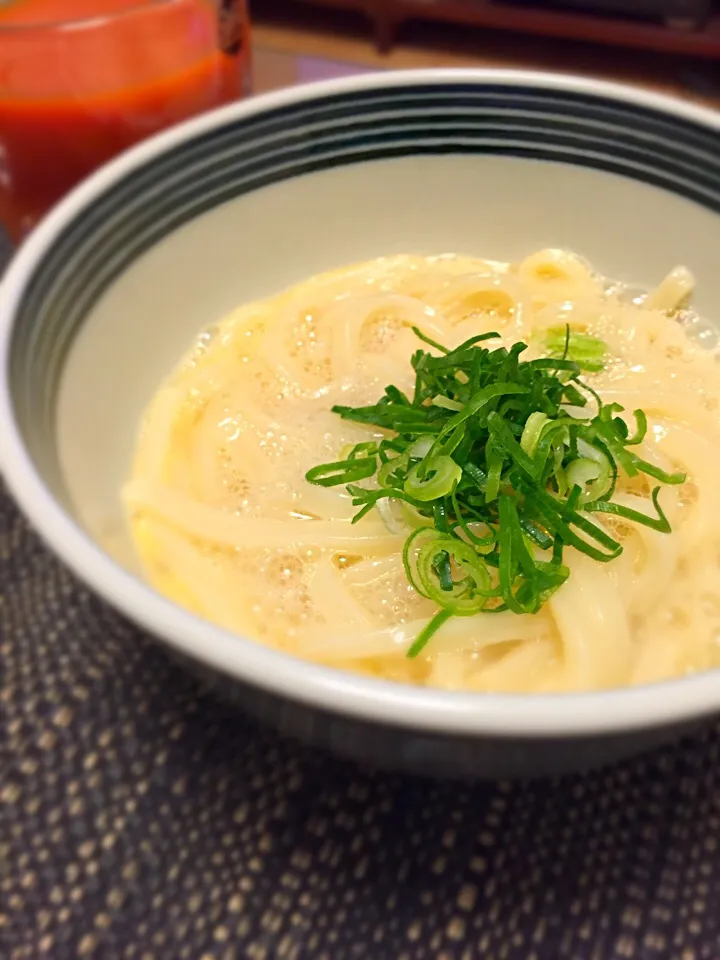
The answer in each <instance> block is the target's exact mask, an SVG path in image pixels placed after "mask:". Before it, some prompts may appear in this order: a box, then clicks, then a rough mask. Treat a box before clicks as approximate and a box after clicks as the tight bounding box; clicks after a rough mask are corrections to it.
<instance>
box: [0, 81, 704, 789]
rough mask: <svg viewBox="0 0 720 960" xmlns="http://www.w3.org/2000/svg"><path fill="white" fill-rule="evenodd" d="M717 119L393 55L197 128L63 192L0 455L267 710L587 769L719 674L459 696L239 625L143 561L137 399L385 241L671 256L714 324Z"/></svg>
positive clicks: (446, 763)
mask: <svg viewBox="0 0 720 960" xmlns="http://www.w3.org/2000/svg"><path fill="white" fill-rule="evenodd" d="M719 211H720V115H718V114H716V113H714V112H711V111H708V110H703V109H701V108H699V107H694V106H691V105H688V104H685V103H681V102H678V101H674V100H671V99H668V98H665V97H661V96H657V95H654V94H650V93H644V92H641V91H639V90H632V89H629V88H624V87H619V86H613V85H609V84H603V83H596V82H592V81H589V80H585V79H579V78H572V77H563V76H558V75H545V74H537V73H521V72H508V71H477V70H473V71H417V72H407V73H394V74H393V73H383V74H378V75H365V76H362V77H358V78H350V79H343V80H339V81H332V82H329V83H321V84H314V85H312V86H307V87H300V88H297V89H293V90H288V91H283V92H281V93H276V94H273V95H271V96H265V97H259V98H256V99H253V100H249V101H247V102H245V103H239V104H237V105H234V106H231V107H228V108H225V109H223V110H220V111H217V112H214V113H211V114H209V115H206V116H204V117H202V118H200V119H197V120H194V121H191V122H189V123H187V124H183V125H182V126H179V127H177V128H175V129H173V130H171V131H169V132H168V133H165V134H163V135H161V136H158V137H155V138H153V139H151V140H149V141H147V142H146V143H144V144H142V145H141V146H139V147H137V148H135V149H133V150H132V151H130V152H128V153H126V154H125V155H123V156H122V157H120V158H119V159H118V160H116V161H115V162H113V163H112V164H110V165H109V166H107V167H105V168H104V169H103V170H101V171H100V172H98V173H97V174H95V175H94V176H93V177H92V178H91V179H89V180H88V181H87V182H85V183H84V184H83V185H82V186H80V187H79V188H78V189H77V190H75V191H74V192H73V193H72V194H71V195H70V196H69V197H68V198H67V199H66V200H65V201H64V202H63V203H62V204H60V206H59V207H58V208H57V209H55V210H54V211H53V212H52V214H51V215H50V216H49V217H48V218H47V219H46V220H45V221H44V222H43V223H42V225H41V226H40V227H39V228H38V229H37V230H36V231H35V232H34V233H33V235H32V236H31V237H30V238H29V239H28V240H27V242H26V243H25V245H24V246H23V248H22V249H21V251H20V253H19V254H18V256H17V257H16V259H15V261H14V262H13V264H12V265H11V267H10V270H9V272H8V274H7V276H6V278H5V280H4V283H3V293H2V298H1V300H0V368H1V369H2V375H1V376H2V380H1V382H0V444H1V448H0V450H1V456H0V463H1V464H2V469H3V472H4V474H5V476H6V479H7V482H8V484H9V485H10V488H11V490H12V491H13V493H14V495H15V497H16V498H17V500H18V502H19V504H20V506H21V508H22V509H23V510H24V511H25V513H26V514H27V516H28V517H29V518H30V520H31V521H32V523H33V524H34V525H35V527H36V528H37V529H38V531H39V532H40V533H41V534H42V536H43V537H44V538H45V540H46V542H47V543H48V545H49V546H50V547H51V548H52V549H53V550H54V551H55V552H56V553H57V554H58V555H59V556H60V557H61V558H62V559H63V560H64V561H65V562H66V563H67V565H68V566H69V567H70V568H71V569H72V570H74V572H75V573H76V574H77V575H78V576H79V577H81V578H82V579H83V580H84V581H85V582H86V583H87V584H89V585H90V586H91V587H92V588H93V589H94V590H95V591H97V593H98V594H100V595H101V596H102V597H104V598H105V599H106V600H107V601H109V602H110V603H111V604H113V605H114V606H115V607H117V608H118V609H119V610H120V611H122V612H123V613H124V614H125V615H127V616H128V617H129V618H131V619H132V620H134V621H135V622H136V623H138V624H140V625H141V626H142V627H144V628H146V629H147V630H148V631H149V632H150V633H152V634H153V635H154V636H155V637H156V638H157V639H158V640H159V641H161V642H162V643H164V644H166V645H167V647H168V648H169V649H170V650H171V651H173V652H174V653H175V654H176V655H178V656H180V657H182V658H183V659H184V660H185V661H187V662H188V663H189V664H192V665H193V667H194V668H195V669H196V670H199V671H200V672H202V673H203V674H204V675H205V676H208V677H210V678H212V679H213V680H214V682H216V683H217V684H218V685H219V686H221V687H222V688H223V689H224V690H225V691H226V692H228V693H230V694H231V695H234V696H237V697H238V698H239V699H241V700H242V702H243V704H244V706H245V707H246V708H247V709H249V710H251V711H253V712H255V713H257V714H259V715H261V716H262V717H264V718H266V719H269V720H270V721H271V722H273V723H275V724H276V725H277V726H278V727H280V728H281V729H283V730H286V731H288V732H291V733H293V734H296V735H299V736H303V737H305V738H307V739H309V740H311V741H313V742H315V743H318V744H321V745H324V746H329V747H331V748H332V749H335V750H337V751H339V752H343V753H346V754H350V755H353V756H356V757H359V758H362V759H365V760H370V761H373V762H380V763H383V764H385V765H393V766H398V767H400V766H402V767H411V768H414V769H420V770H425V771H428V772H436V773H437V772H440V773H448V774H481V775H516V774H537V773H549V772H555V771H558V770H567V769H573V768H579V767H583V766H589V765H593V764H596V763H600V762H602V761H605V760H608V759H611V758H614V757H619V756H622V755H626V754H629V753H632V752H635V751H637V750H640V749H642V748H644V747H647V746H650V745H651V744H654V743H659V742H662V741H664V740H667V739H669V738H671V737H673V736H675V735H677V734H678V733H679V732H680V731H681V730H683V729H685V728H687V727H688V726H689V725H692V724H694V723H697V722H698V721H699V720H701V719H702V718H703V717H705V716H707V715H708V714H711V713H714V712H716V711H718V710H719V709H720V672H719V671H713V672H710V673H705V674H700V675H698V676H693V677H688V678H683V679H678V680H676V681H673V682H668V683H663V684H658V685H654V686H647V687H641V688H634V689H623V690H613V691H609V692H601V693H591V694H577V695H556V696H528V695H523V696H497V695H496V696H488V695H481V694H456V693H446V692H441V691H437V690H432V689H421V688H414V687H410V686H404V685H399V684H391V683H385V682H381V681H375V680H371V679H367V678H364V677H361V676H355V675H353V674H349V673H344V672H339V671H334V670H332V669H328V668H324V667H320V666H317V665H315V664H312V663H307V662H304V661H299V660H296V659H293V658H291V657H289V656H286V655H283V654H281V653H277V652H275V651H273V650H271V649H269V648H266V647H263V646H261V645H259V644H255V643H253V642H252V641H250V640H247V639H244V638H241V637H237V636H234V635H231V634H228V633H226V632H224V631H222V630H220V629H218V628H217V627H214V626H212V625H211V624H209V623H207V622H205V621H202V620H200V619H198V618H197V617H195V616H193V615H191V614H189V613H187V612H186V611H185V610H183V609H181V608H179V607H177V606H176V605H174V604H173V603H171V602H169V601H168V600H166V599H164V598H163V597H161V596H159V595H158V594H157V593H156V592H155V591H154V590H153V589H152V588H151V587H149V586H148V585H146V584H145V583H144V582H143V581H142V579H140V577H139V575H138V572H137V568H136V566H135V562H134V559H133V555H132V551H131V549H130V544H129V540H128V537H127V532H126V528H125V524H124V520H123V514H122V510H121V505H120V500H119V490H120V487H121V484H122V482H123V480H124V478H125V477H126V475H127V473H128V470H129V464H130V457H131V450H132V446H133V441H134V437H135V434H136V429H137V425H138V421H139V417H140V413H141V411H142V410H143V408H144V407H145V405H146V403H147V402H148V400H149V399H150V397H151V396H152V394H153V392H154V391H155V389H156V387H157V386H158V383H159V381H160V379H161V378H162V377H163V376H164V375H165V374H166V373H167V372H168V371H169V370H170V369H171V368H172V367H173V365H174V363H175V362H176V360H177V359H178V358H179V356H180V355H181V353H183V352H184V350H185V349H186V347H187V346H188V344H189V343H190V342H191V341H192V339H193V337H194V335H195V334H196V333H197V331H198V330H199V329H200V328H201V327H203V326H204V325H206V324H208V323H210V322H212V321H214V320H216V319H218V318H219V317H222V316H223V315H224V314H225V313H227V312H228V311H230V310H231V309H232V308H233V307H234V306H236V305H237V304H238V303H240V302H243V301H247V300H250V299H251V298H253V297H257V296H261V295H264V294H270V293H272V292H274V291H277V290H279V289H280V288H282V287H284V286H286V285H288V284H291V283H294V282H295V281H298V280H300V279H302V278H305V277H307V276H308V275H310V274H311V273H314V272H317V271H321V270H327V269H329V268H331V267H334V266H338V265H342V264H344V263H348V262H351V261H354V260H362V259H367V258H370V257H375V256H379V255H382V254H388V253H394V252H401V251H405V252H410V251H414V252H428V253H431V252H443V251H448V250H455V251H462V252H465V253H472V254H478V255H486V256H490V257H493V258H496V259H517V258H519V257H521V256H523V255H524V254H526V253H528V252H530V251H532V250H534V249H537V248H539V247H543V246H559V247H570V248H573V249H575V250H577V251H579V252H582V253H583V254H584V255H585V256H587V257H588V258H589V259H590V260H591V261H592V262H593V263H594V264H595V265H596V266H597V267H599V268H600V269H601V270H602V271H603V272H604V273H605V274H607V275H610V276H613V277H617V278H619V279H625V280H628V281H631V282H634V283H644V284H648V285H650V284H651V283H653V282H654V281H656V280H657V279H658V278H659V277H660V276H661V275H662V274H663V273H664V272H665V271H666V270H668V269H669V268H670V267H672V266H673V265H675V264H677V263H681V262H682V263H685V264H687V265H688V266H690V267H691V268H692V270H693V272H694V273H695V274H696V276H697V279H698V290H699V293H698V300H697V303H698V306H699V308H700V310H701V311H703V312H704V313H705V314H706V315H707V316H708V317H709V318H710V319H717V318H718V317H720V271H719V270H718V269H717V251H718V249H720V215H719Z"/></svg>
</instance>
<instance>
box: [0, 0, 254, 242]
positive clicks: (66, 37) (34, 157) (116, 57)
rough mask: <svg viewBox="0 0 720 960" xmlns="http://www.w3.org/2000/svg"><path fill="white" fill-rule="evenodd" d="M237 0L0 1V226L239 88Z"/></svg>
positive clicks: (19, 226) (242, 56) (244, 41)
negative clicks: (141, 142)
mask: <svg viewBox="0 0 720 960" xmlns="http://www.w3.org/2000/svg"><path fill="white" fill-rule="evenodd" d="M249 74H250V47H249V24H248V17H247V8H246V2H245V0H0V228H1V227H4V228H5V230H6V231H7V232H8V233H9V235H10V238H11V239H12V240H13V241H14V242H16V243H17V242H19V241H20V240H21V239H22V238H23V237H24V236H25V235H26V234H27V232H28V231H29V230H30V229H31V228H32V226H33V225H34V224H35V223H36V222H37V220H38V219H39V218H40V217H41V216H42V215H43V214H44V213H45V211H46V210H47V209H48V208H49V207H51V206H52V205H53V204H54V203H55V202H56V201H57V200H59V199H60V198H61V197H62V196H63V194H64V193H66V192H67V191H68V190H69V189H70V188H71V187H72V186H74V185H75V184H76V183H77V182H78V181H80V180H82V179H83V177H85V176H87V174H89V173H90V172H91V171H92V170H94V169H95V168H96V167H98V166H99V165H100V164H102V163H104V162H105V161H106V160H109V159H110V158H111V157H113V156H115V154H117V153H119V152H120V151H121V150H124V149H125V148H126V147H129V146H131V145H132V144H134V143H136V142H137V141H138V140H141V139H143V138H144V137H148V136H150V135H151V134H153V133H156V132H157V131H158V130H161V129H163V128H164V127H168V126H170V125H171V124H174V123H177V122H179V121H181V120H184V119H186V118H187V117H191V116H194V115H195V114H198V113H201V112H203V111H205V110H208V109H210V108H212V107H216V106H219V105H221V104H225V103H228V102H230V101H232V100H235V99H236V98H238V97H240V96H242V95H243V94H244V93H246V92H247V91H248V88H249Z"/></svg>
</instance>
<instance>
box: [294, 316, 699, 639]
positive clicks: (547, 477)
mask: <svg viewBox="0 0 720 960" xmlns="http://www.w3.org/2000/svg"><path fill="white" fill-rule="evenodd" d="M415 332H416V334H417V335H418V337H419V338H420V340H421V341H423V343H425V344H427V345H428V346H430V347H432V348H433V349H434V351H436V353H430V352H428V351H426V350H423V349H418V350H417V351H416V352H415V353H414V354H413V356H412V358H411V365H412V368H413V370H414V372H415V387H414V391H413V394H412V400H411V399H410V398H409V397H408V396H407V395H406V394H405V393H403V391H402V390H400V389H398V388H397V387H395V386H392V385H391V386H388V387H386V388H385V392H384V394H383V396H382V397H381V399H380V400H379V401H378V403H376V404H373V405H368V406H364V407H345V406H336V407H333V410H334V412H335V413H337V414H338V415H339V416H340V417H342V418H343V419H344V420H349V421H353V422H355V423H362V424H366V425H367V426H369V427H372V428H373V429H378V428H379V429H381V430H383V431H386V434H387V435H386V436H385V438H384V439H383V440H381V441H380V442H376V441H368V442H366V443H359V444H355V445H354V446H352V445H348V446H347V447H344V448H343V459H341V460H338V461H336V462H333V463H327V464H322V465H321V466H318V467H314V468H313V469H311V470H309V471H308V472H307V474H306V478H307V479H308V481H309V482H311V483H315V484H319V485H321V486H337V485H340V484H345V486H346V487H347V491H348V493H349V494H350V495H351V497H352V502H353V505H354V506H356V507H357V508H358V512H357V513H356V515H355V517H354V518H353V523H355V522H357V521H358V520H360V519H361V518H362V517H364V516H366V515H367V514H368V513H369V512H370V511H371V510H373V509H375V508H377V510H378V511H379V513H380V515H381V517H382V518H383V521H384V522H385V524H386V526H387V527H388V529H390V530H392V531H393V532H403V533H406V534H407V537H406V540H405V544H404V547H403V566H404V568H405V574H406V576H407V579H408V582H409V583H410V584H411V586H412V587H413V589H414V590H415V591H416V592H417V593H419V594H420V595H421V596H423V597H425V598H427V599H429V600H431V601H432V602H433V603H434V604H436V605H437V608H438V609H437V613H436V614H435V615H434V616H433V617H432V619H431V620H430V621H429V622H428V624H427V625H426V626H425V627H424V629H423V630H421V632H420V633H419V634H418V636H417V638H416V639H415V641H414V642H413V644H412V645H411V647H410V650H409V651H408V656H412V657H414V656H417V655H418V654H419V653H420V652H421V651H422V650H423V649H424V648H425V646H426V644H427V643H428V642H429V640H430V639H431V638H432V636H433V635H434V634H435V633H436V632H437V630H439V629H440V628H441V627H442V625H443V624H444V623H445V622H446V621H447V620H448V619H449V618H450V617H454V616H474V615H476V614H480V613H483V614H485V613H497V612H500V611H502V610H510V611H513V612H515V613H518V614H524V615H527V614H534V613H536V612H537V611H538V610H540V609H541V607H542V606H543V604H544V603H546V602H547V600H548V599H549V598H550V597H551V596H552V595H553V594H554V593H555V592H556V591H557V590H559V589H560V588H561V587H562V585H563V584H564V583H565V581H566V580H567V578H568V576H569V575H570V574H569V568H568V566H567V565H566V564H565V563H564V562H563V555H564V551H565V550H566V549H568V548H571V549H574V550H577V551H579V552H580V553H584V554H585V555H586V556H587V557H590V558H591V559H593V560H595V561H597V562H599V563H609V562H611V561H612V560H614V559H615V558H616V557H618V556H619V555H620V554H621V553H622V549H623V548H622V544H621V543H620V542H619V541H618V540H617V539H615V538H614V537H613V536H612V535H611V533H610V532H609V529H606V527H605V526H603V525H602V524H601V523H600V522H598V521H597V520H596V519H593V517H592V514H593V513H600V514H605V515H607V516H608V517H613V516H615V517H618V518H622V519H623V520H625V521H628V522H632V523H638V524H643V525H644V526H647V527H651V528H652V529H654V530H657V531H659V532H662V533H668V532H670V524H669V522H668V520H667V517H666V516H665V514H664V512H663V510H662V508H661V506H660V503H659V499H658V498H659V490H660V488H659V487H655V488H654V489H653V492H652V502H653V505H654V509H655V514H656V515H655V516H648V515H647V514H645V513H643V512H641V511H640V510H634V509H632V508H631V507H627V506H625V505H623V504H618V503H615V502H613V500H612V497H613V495H614V492H615V485H616V482H617V479H618V475H619V474H620V473H621V472H622V473H624V474H625V475H626V476H629V477H634V476H637V475H638V474H640V473H642V474H645V475H646V476H648V477H652V478H654V479H655V480H657V481H658V482H660V483H663V484H679V483H683V482H684V481H685V479H686V476H685V474H684V473H680V472H675V473H669V472H667V471H665V470H662V469H661V468H660V467H657V466H655V465H654V464H652V463H650V462H649V461H647V460H645V459H643V458H641V457H640V456H638V455H637V454H636V453H635V452H633V449H632V448H633V447H636V446H639V445H640V444H642V442H643V441H644V439H645V437H646V435H647V431H648V422H647V417H646V416H645V414H644V412H643V411H642V410H636V411H634V417H635V429H634V432H632V433H631V432H630V429H629V428H628V424H627V422H626V420H625V419H623V417H622V416H621V414H623V412H624V411H623V408H622V406H620V405H619V404H617V403H608V404H605V403H603V401H602V398H601V397H600V396H599V395H598V393H597V392H596V391H595V390H594V389H593V388H592V387H591V386H589V385H588V384H586V383H585V382H584V381H583V380H581V379H580V373H581V371H582V370H589V371H593V370H599V369H602V363H604V358H605V356H606V353H607V348H606V345H605V344H604V343H603V342H602V341H601V340H598V339H597V338H594V337H590V336H588V335H586V334H580V333H573V332H572V331H571V330H570V328H569V327H564V328H557V329H554V330H551V331H550V333H549V335H548V340H547V349H548V352H549V354H550V356H549V357H547V358H540V359H535V360H528V361H525V360H522V359H521V355H522V353H523V352H524V350H525V349H526V346H525V344H522V343H516V344H514V345H513V346H512V347H511V348H510V349H506V348H505V347H502V346H501V347H497V348H496V349H492V350H491V349H488V348H487V347H486V346H485V345H484V342H485V341H486V340H489V339H493V338H496V337H497V334H495V333H489V334H480V335H478V336H477V337H472V338H471V339H470V340H467V341H465V343H462V344H460V346H458V347H456V348H455V349H453V350H449V349H447V348H445V347H443V346H442V345H441V344H438V343H435V342H434V341H432V340H429V339H428V338H427V337H425V336H424V335H423V334H422V333H420V331H418V330H415ZM436 354H439V355H436ZM599 364H600V366H598V365H599ZM589 401H592V402H589ZM365 479H372V480H373V484H372V485H371V486H369V487H364V486H360V485H359V484H358V481H359V480H365Z"/></svg>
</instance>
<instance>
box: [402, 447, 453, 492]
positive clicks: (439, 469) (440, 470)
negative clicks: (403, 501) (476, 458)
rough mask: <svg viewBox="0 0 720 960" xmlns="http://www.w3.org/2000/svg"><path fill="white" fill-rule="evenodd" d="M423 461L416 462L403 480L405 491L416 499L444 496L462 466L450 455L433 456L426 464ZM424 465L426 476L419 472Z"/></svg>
mask: <svg viewBox="0 0 720 960" xmlns="http://www.w3.org/2000/svg"><path fill="white" fill-rule="evenodd" d="M425 463H426V461H424V460H423V461H421V462H420V463H419V464H416V465H415V466H414V467H413V468H412V469H411V470H410V473H409V474H408V475H407V480H406V481H405V488H404V489H405V493H407V494H408V495H409V496H411V497H415V499H416V500H422V501H426V500H437V499H438V497H444V496H446V495H447V494H449V493H450V491H451V490H452V488H453V487H454V486H455V484H456V483H457V482H458V480H459V479H460V477H461V476H462V468H461V467H459V466H458V465H457V464H456V463H455V461H454V460H453V459H452V457H447V456H440V457H435V458H434V459H431V460H430V461H429V463H428V464H427V465H425ZM424 465H425V473H426V476H424V477H423V476H421V473H422V472H423V466H424Z"/></svg>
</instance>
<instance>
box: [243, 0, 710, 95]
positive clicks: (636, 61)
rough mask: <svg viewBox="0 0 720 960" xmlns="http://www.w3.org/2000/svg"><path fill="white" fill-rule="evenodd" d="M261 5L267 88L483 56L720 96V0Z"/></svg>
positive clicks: (257, 9)
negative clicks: (360, 71) (350, 72)
mask: <svg viewBox="0 0 720 960" xmlns="http://www.w3.org/2000/svg"><path fill="white" fill-rule="evenodd" d="M250 11H251V16H252V20H253V33H254V50H255V63H254V86H255V89H256V90H263V89H268V88H272V87H276V86H281V85H285V84H287V83H290V82H293V81H301V80H306V79H308V80H309V79H316V78H318V77H320V76H325V75H328V74H332V73H335V74H336V75H337V74H338V73H341V72H345V71H346V70H348V69H351V68H352V66H355V67H356V68H359V69H361V68H365V69H378V68H380V69H382V68H393V67H395V68H402V67H427V66H446V67H454V66H469V65H473V66H496V67H526V68H537V69H549V70H563V71H568V72H575V73H582V74H586V75H593V76H597V77H602V78H605V79H609V80H619V81H625V82H629V83H637V84H641V85H644V86H648V87H652V88H654V89H657V90H661V91H665V92H669V93H674V94H676V95H679V96H682V97H688V98H692V99H695V100H699V101H702V102H705V103H708V104H710V105H714V106H717V105H718V103H720V0H252V2H251V4H250ZM293 58H295V59H294V60H293ZM333 63H334V64H335V67H334V69H333Z"/></svg>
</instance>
